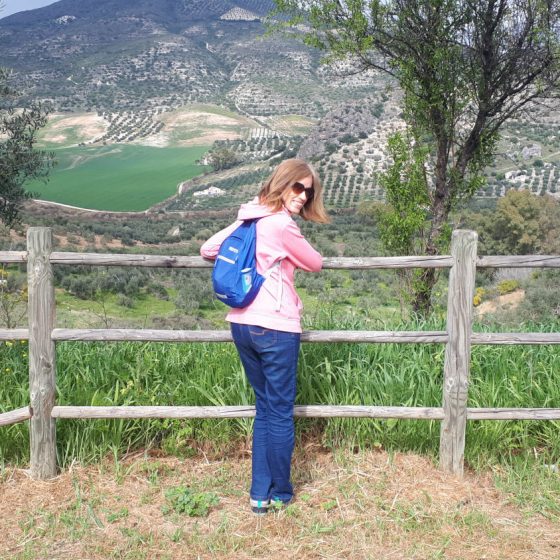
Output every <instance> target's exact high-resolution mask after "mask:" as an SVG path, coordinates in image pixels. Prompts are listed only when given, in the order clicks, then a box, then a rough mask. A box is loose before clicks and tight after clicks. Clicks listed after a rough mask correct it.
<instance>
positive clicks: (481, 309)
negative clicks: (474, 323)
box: [475, 290, 525, 315]
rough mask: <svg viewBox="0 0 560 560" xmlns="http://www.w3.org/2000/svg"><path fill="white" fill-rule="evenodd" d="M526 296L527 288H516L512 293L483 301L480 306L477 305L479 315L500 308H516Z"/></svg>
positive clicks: (476, 311)
mask: <svg viewBox="0 0 560 560" xmlns="http://www.w3.org/2000/svg"><path fill="white" fill-rule="evenodd" d="M524 297H525V290H515V291H514V292H511V293H510V294H504V295H503V296H498V297H497V298H495V299H493V300H490V301H483V302H482V303H481V304H480V305H479V306H478V307H475V313H476V314H477V315H484V314H486V313H494V312H495V311H497V310H498V309H515V308H516V307H517V306H518V305H519V304H520V303H521V302H522V301H523V298H524Z"/></svg>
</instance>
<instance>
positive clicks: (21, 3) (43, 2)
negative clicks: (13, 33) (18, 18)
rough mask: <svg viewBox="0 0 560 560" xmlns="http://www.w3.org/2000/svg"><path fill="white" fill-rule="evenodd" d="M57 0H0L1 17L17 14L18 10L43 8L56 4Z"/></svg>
mask: <svg viewBox="0 0 560 560" xmlns="http://www.w3.org/2000/svg"><path fill="white" fill-rule="evenodd" d="M55 1H56V0H0V6H3V8H2V9H1V10H0V18H3V17H6V16H9V15H11V14H15V13H16V12H23V11H24V10H34V9H35V8H42V7H43V6H48V5H49V4H54V3H55Z"/></svg>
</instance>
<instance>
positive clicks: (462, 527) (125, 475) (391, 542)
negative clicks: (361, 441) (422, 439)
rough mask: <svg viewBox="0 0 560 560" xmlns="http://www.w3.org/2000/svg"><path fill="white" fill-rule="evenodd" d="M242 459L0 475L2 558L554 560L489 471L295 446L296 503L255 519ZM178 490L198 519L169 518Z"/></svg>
mask: <svg viewBox="0 0 560 560" xmlns="http://www.w3.org/2000/svg"><path fill="white" fill-rule="evenodd" d="M249 476H250V458H249V457H248V454H247V452H243V451H240V452H238V454H237V456H233V457H232V456H229V457H227V458H224V459H220V460H214V459H208V458H206V457H205V456H204V455H202V456H199V457H195V458H191V459H184V460H179V459H177V458H174V457H153V456H151V457H150V456H147V455H146V454H142V453H138V454H136V455H133V456H130V457H128V458H125V459H123V460H122V461H118V462H114V461H109V460H108V461H107V462H105V463H103V464H101V465H96V466H88V467H83V466H79V465H74V466H72V467H71V468H70V469H67V470H65V471H64V472H62V473H61V474H60V475H59V476H58V477H57V478H55V479H54V480H52V481H50V482H36V481H33V480H31V479H30V478H29V477H28V475H27V473H26V471H24V470H21V469H6V470H5V471H4V472H3V480H2V483H1V486H0V503H1V504H2V510H3V515H2V516H1V518H0V558H1V559H2V560H8V559H10V560H24V559H31V558H33V559H49V560H56V559H60V560H62V559H64V560H67V559H69V558H79V559H88V560H98V559H109V558H111V559H116V558H118V559H121V558H122V559H158V560H160V559H161V560H175V559H177V560H178V559H181V560H183V559H241V560H243V559H249V558H252V559H255V558H271V557H281V558H298V559H303V560H305V559H311V558H330V559H385V558H387V559H389V558H391V559H436V558H439V559H441V558H446V559H461V560H463V559H464V560H471V559H472V560H474V559H477V560H482V559H485V560H489V559H504V560H505V559H508V560H516V559H520V560H521V559H523V560H529V559H531V560H539V559H542V560H544V559H547V560H550V559H555V558H560V522H558V521H556V520H554V519H547V518H545V517H544V516H542V515H540V514H537V513H534V512H531V511H527V510H522V509H520V508H519V507H517V506H515V505H514V504H513V502H512V499H511V496H509V495H507V494H505V493H503V492H501V491H499V490H497V488H496V487H495V485H494V483H493V479H492V476H491V474H487V475H475V474H473V473H467V474H466V475H465V477H464V479H458V478H456V477H454V476H451V475H448V474H444V473H442V472H441V471H440V470H438V469H437V468H436V466H435V465H434V464H433V463H432V462H431V461H430V460H429V459H427V458H425V457H419V456H415V455H411V454H401V453H398V454H395V455H389V454H387V453H385V452H381V451H370V452H361V453H356V454H353V453H350V452H348V451H346V452H336V453H334V454H333V453H331V452H327V451H325V450H323V449H321V448H319V447H318V446H313V445H309V446H307V447H306V448H304V449H297V450H296V456H295V464H294V482H295V487H296V497H295V500H294V502H293V504H291V505H290V506H288V507H287V508H286V509H283V510H281V511H279V512H274V513H268V514H267V515H266V516H264V517H256V516H254V515H253V514H252V513H251V512H250V511H249V507H248V503H247V501H248V497H247V490H248V484H249V482H248V481H249ZM178 485H184V486H186V487H188V488H190V489H191V490H192V491H193V492H194V491H196V492H198V493H201V495H202V494H204V495H208V493H215V494H216V496H217V497H218V499H219V503H218V504H217V505H213V506H212V507H211V509H210V512H209V514H208V515H207V516H205V517H204V516H203V517H189V516H187V515H185V514H180V513H174V512H173V511H171V512H168V513H164V509H165V506H166V502H167V499H166V492H167V491H168V490H169V489H171V488H176V487H177V486H178Z"/></svg>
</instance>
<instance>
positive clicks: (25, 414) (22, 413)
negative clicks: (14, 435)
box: [0, 406, 31, 426]
mask: <svg viewBox="0 0 560 560" xmlns="http://www.w3.org/2000/svg"><path fill="white" fill-rule="evenodd" d="M30 418H31V410H30V408H29V407H28V406H24V407H23V408H18V409H17V410H11V411H10V412H3V413H2V414H0V426H9V425H10V424H17V423H18V422H24V421H25V420H29V419H30Z"/></svg>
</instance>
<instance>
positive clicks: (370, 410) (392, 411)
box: [52, 405, 443, 420]
mask: <svg viewBox="0 0 560 560" xmlns="http://www.w3.org/2000/svg"><path fill="white" fill-rule="evenodd" d="M252 416H255V407H254V406H55V407H54V408H53V410H52V417H53V418H77V419H79V418H98V419H101V418H104V419H110V418H250V417H252ZM294 416H299V417H303V418H409V419H412V420H422V419H423V420H441V419H442V418H443V410H442V409H441V408H422V407H418V408H415V407H408V406H360V405H296V406H295V407H294Z"/></svg>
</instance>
